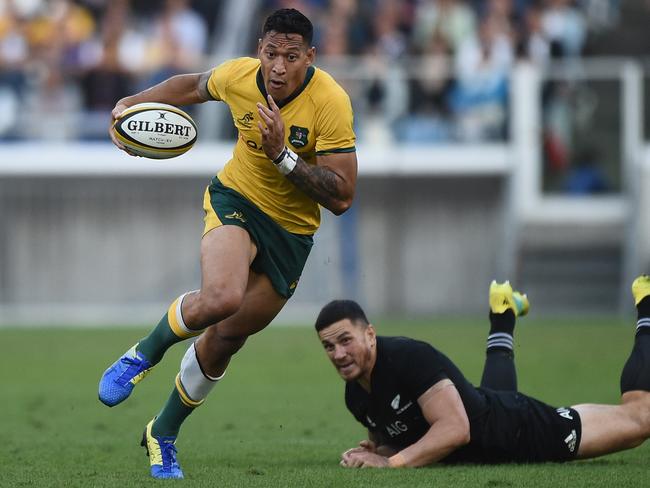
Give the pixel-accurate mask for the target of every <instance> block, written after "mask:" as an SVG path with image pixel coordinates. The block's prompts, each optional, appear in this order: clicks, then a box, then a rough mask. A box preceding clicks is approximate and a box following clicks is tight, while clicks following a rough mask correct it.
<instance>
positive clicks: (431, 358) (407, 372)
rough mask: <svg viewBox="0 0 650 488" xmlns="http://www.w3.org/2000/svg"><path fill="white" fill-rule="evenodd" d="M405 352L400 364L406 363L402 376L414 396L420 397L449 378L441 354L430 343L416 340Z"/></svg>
mask: <svg viewBox="0 0 650 488" xmlns="http://www.w3.org/2000/svg"><path fill="white" fill-rule="evenodd" d="M405 352H406V354H404V356H403V357H402V358H400V359H399V364H401V365H404V366H403V367H404V370H403V371H402V374H401V377H402V381H403V384H404V386H405V387H406V388H407V389H408V391H409V392H410V393H411V394H412V395H413V398H419V397H420V396H421V395H422V394H423V393H424V392H425V391H427V390H428V389H429V388H431V387H432V386H433V385H435V384H436V383H438V382H439V381H440V380H444V379H447V378H449V376H448V374H447V373H446V371H445V367H444V362H443V359H442V356H441V354H440V353H439V352H438V351H437V350H436V349H435V348H433V347H432V346H430V345H429V344H426V343H424V342H414V344H413V345H412V346H411V347H410V348H409V349H408V351H405Z"/></svg>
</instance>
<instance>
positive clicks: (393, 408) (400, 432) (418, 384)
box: [345, 337, 488, 449]
mask: <svg viewBox="0 0 650 488" xmlns="http://www.w3.org/2000/svg"><path fill="white" fill-rule="evenodd" d="M446 378H448V379H450V380H451V381H452V382H453V383H454V385H455V386H456V389H457V390H458V393H459V394H460V397H461V399H462V401H463V405H464V406H465V410H466V411H467V416H468V418H469V421H470V429H471V430H475V428H476V427H479V426H480V425H481V424H482V422H480V419H482V418H483V417H484V416H485V414H486V413H487V410H488V405H487V402H486V399H485V396H484V395H483V394H482V393H481V392H479V391H478V390H477V389H476V388H474V386H472V384H471V383H470V382H469V381H467V379H465V377H464V376H463V373H461V372H460V370H459V369H458V368H457V367H456V365H454V363H453V362H452V361H451V360H450V359H449V358H448V357H447V356H445V355H444V354H442V353H441V352H440V351H438V350H437V349H436V348H434V347H433V346H431V345H430V344H427V343H425V342H421V341H416V340H414V339H409V338H407V337H377V361H376V363H375V367H374V369H373V371H372V376H371V378H370V388H371V391H370V393H368V392H366V391H365V390H364V389H363V388H362V387H361V385H359V383H357V382H356V381H351V382H348V383H347V384H346V388H345V403H346V405H347V407H348V410H350V412H351V413H352V415H354V417H355V418H356V419H357V420H358V421H359V422H361V423H362V424H363V425H364V426H365V427H366V428H367V429H368V430H369V431H370V432H372V433H373V435H374V436H375V437H376V438H377V439H378V440H379V441H380V443H381V444H388V445H390V446H393V447H395V448H397V449H403V448H405V447H407V446H409V445H411V444H413V443H415V442H417V441H418V440H419V439H420V438H421V437H422V436H423V435H424V434H425V433H426V432H427V430H429V427H430V425H429V423H428V422H427V421H426V419H425V418H424V416H423V415H422V410H421V409H420V406H419V405H418V403H417V400H418V398H419V397H420V396H421V395H422V394H423V393H424V392H425V391H427V390H428V389H429V388H430V387H432V386H433V385H435V384H436V383H437V382H438V381H440V380H443V379H446ZM471 434H478V432H471ZM472 437H474V435H472Z"/></svg>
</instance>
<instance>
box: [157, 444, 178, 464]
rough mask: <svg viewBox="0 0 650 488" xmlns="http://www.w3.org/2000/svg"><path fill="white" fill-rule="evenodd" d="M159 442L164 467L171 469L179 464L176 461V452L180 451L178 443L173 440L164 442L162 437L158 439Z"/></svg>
mask: <svg viewBox="0 0 650 488" xmlns="http://www.w3.org/2000/svg"><path fill="white" fill-rule="evenodd" d="M158 444H159V445H160V454H161V457H162V462H163V469H164V470H171V468H172V467H174V466H176V465H177V464H178V463H177V462H176V453H177V452H178V450H177V449H176V445H175V444H174V443H173V442H164V441H163V440H162V439H159V440H158Z"/></svg>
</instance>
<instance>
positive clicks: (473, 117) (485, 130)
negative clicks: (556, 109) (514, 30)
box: [452, 17, 514, 142]
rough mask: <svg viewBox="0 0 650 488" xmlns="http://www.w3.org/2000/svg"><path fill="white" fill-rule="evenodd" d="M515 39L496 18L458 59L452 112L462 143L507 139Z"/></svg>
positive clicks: (466, 44) (490, 19)
mask: <svg viewBox="0 0 650 488" xmlns="http://www.w3.org/2000/svg"><path fill="white" fill-rule="evenodd" d="M513 51H514V50H513V45H512V39H511V38H510V37H508V36H507V35H506V34H504V33H503V32H501V31H500V24H499V22H498V19H496V18H495V17H487V18H485V19H483V21H482V22H481V25H480V28H479V33H478V36H476V37H473V38H469V39H467V40H466V41H465V42H464V43H463V44H462V45H461V47H460V50H459V51H458V53H457V56H456V75H457V82H456V87H455V89H454V92H453V95H452V109H453V111H454V113H455V118H456V122H457V130H458V136H459V138H460V139H461V140H462V141H467V142H476V141H484V140H500V139H503V137H504V136H505V124H506V115H507V110H506V109H507V94H508V91H507V88H508V76H509V73H510V69H511V67H512V63H513V55H514V52H513Z"/></svg>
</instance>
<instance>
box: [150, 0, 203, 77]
mask: <svg viewBox="0 0 650 488" xmlns="http://www.w3.org/2000/svg"><path fill="white" fill-rule="evenodd" d="M189 3H190V2H189V0H166V2H165V9H164V10H163V11H162V13H161V14H160V16H159V17H158V18H156V19H155V21H154V25H153V29H152V30H153V32H152V34H153V35H152V40H151V41H150V43H149V46H148V50H147V59H148V60H149V62H150V66H151V68H152V73H151V76H150V77H149V79H147V80H146V81H145V82H144V84H145V85H147V86H149V85H152V84H156V83H159V82H161V81H163V80H165V79H167V78H169V77H170V76H173V75H175V74H178V73H184V72H188V71H194V70H197V69H199V68H200V64H201V59H202V58H203V55H204V54H205V51H206V45H207V38H208V30H207V25H206V23H205V21H204V20H203V18H202V17H201V16H200V15H199V14H197V13H196V12H195V11H194V10H192V9H191V8H190V5H189Z"/></svg>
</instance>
